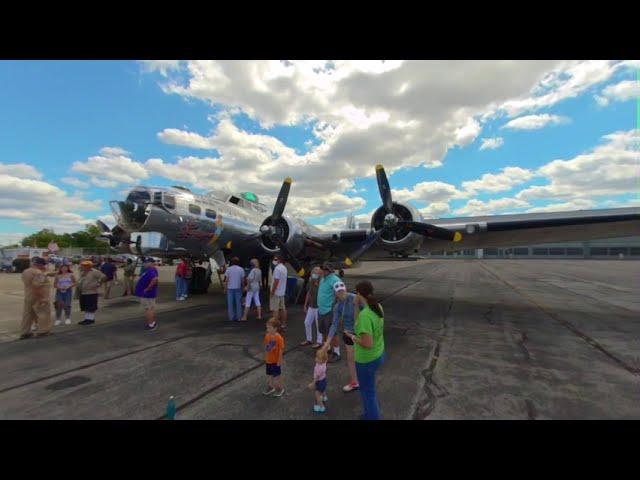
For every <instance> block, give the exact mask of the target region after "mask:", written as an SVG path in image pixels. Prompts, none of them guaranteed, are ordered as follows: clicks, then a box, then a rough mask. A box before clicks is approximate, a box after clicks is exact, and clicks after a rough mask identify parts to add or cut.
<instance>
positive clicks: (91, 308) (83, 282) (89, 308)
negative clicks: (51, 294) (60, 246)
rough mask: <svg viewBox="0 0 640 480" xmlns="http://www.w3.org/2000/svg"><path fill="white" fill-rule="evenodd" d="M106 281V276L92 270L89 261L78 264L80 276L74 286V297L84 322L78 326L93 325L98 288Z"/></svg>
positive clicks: (91, 263)
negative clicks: (78, 302) (82, 314)
mask: <svg viewBox="0 0 640 480" xmlns="http://www.w3.org/2000/svg"><path fill="white" fill-rule="evenodd" d="M106 281H107V276H106V275H105V274H104V273H102V272H101V271H99V270H96V269H95V268H93V262H92V261H91V260H85V261H83V262H80V276H79V278H78V284H77V286H76V297H77V298H79V300H80V310H81V311H82V312H84V320H82V321H80V322H78V325H93V324H94V323H95V322H96V311H97V310H98V288H99V287H100V285H102V284H103V283H104V282H106Z"/></svg>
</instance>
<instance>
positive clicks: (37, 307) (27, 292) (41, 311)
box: [20, 257, 51, 339]
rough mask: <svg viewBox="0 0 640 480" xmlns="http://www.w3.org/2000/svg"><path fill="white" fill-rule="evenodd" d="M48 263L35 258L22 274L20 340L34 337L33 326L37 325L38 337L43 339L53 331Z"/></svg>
mask: <svg viewBox="0 0 640 480" xmlns="http://www.w3.org/2000/svg"><path fill="white" fill-rule="evenodd" d="M46 270H47V262H46V260H45V259H43V258H40V257H34V258H33V260H32V261H31V267H30V268H27V269H26V270H25V271H24V272H22V283H23V284H24V309H23V312H22V323H21V324H20V338H21V339H25V338H29V337H32V336H33V333H31V325H32V324H33V323H35V324H36V325H37V331H36V336H38V337H43V336H45V335H48V334H49V332H50V331H51V306H50V305H49V302H50V301H51V300H50V283H49V279H48V278H47V273H46Z"/></svg>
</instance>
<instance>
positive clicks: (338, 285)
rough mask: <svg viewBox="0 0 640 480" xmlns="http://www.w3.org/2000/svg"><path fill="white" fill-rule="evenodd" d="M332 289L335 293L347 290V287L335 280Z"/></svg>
mask: <svg viewBox="0 0 640 480" xmlns="http://www.w3.org/2000/svg"><path fill="white" fill-rule="evenodd" d="M333 291H334V292H335V293H338V292H346V291H347V287H346V286H345V284H344V283H342V282H336V283H334V284H333Z"/></svg>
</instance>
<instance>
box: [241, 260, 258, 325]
mask: <svg viewBox="0 0 640 480" xmlns="http://www.w3.org/2000/svg"><path fill="white" fill-rule="evenodd" d="M249 263H250V264H251V271H250V272H249V275H247V278H246V280H245V281H246V282H247V287H246V290H247V299H246V301H245V302H246V303H245V307H244V315H243V317H242V321H244V322H246V321H247V315H249V309H250V308H251V302H252V301H253V302H254V303H255V304H256V308H257V309H258V320H262V306H261V305H260V285H262V271H261V270H260V262H259V261H258V259H257V258H252V259H251V262H249Z"/></svg>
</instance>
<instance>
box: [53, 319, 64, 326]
mask: <svg viewBox="0 0 640 480" xmlns="http://www.w3.org/2000/svg"><path fill="white" fill-rule="evenodd" d="M58 325H62V320H56V321H55V322H53V326H54V327H57V326H58Z"/></svg>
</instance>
